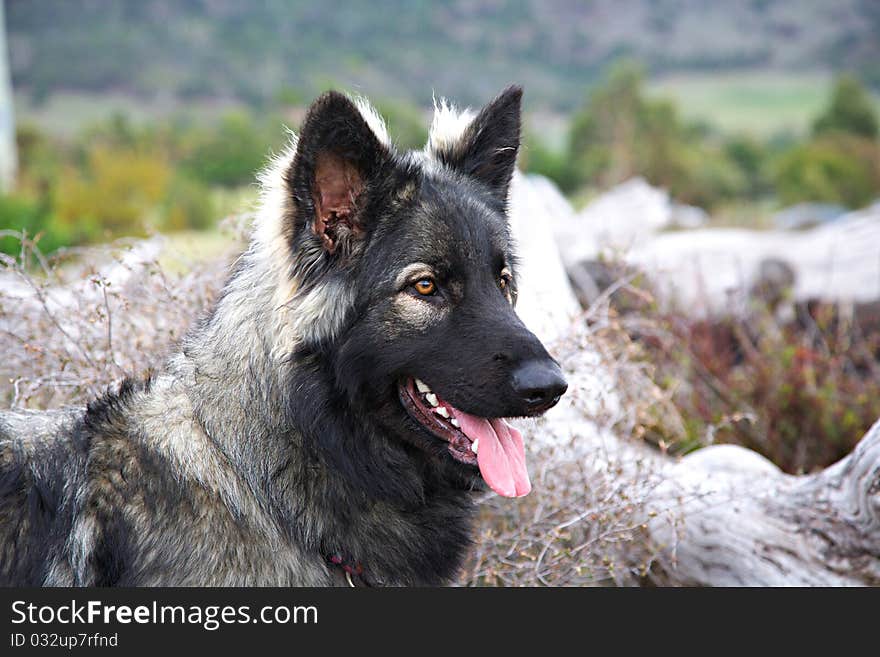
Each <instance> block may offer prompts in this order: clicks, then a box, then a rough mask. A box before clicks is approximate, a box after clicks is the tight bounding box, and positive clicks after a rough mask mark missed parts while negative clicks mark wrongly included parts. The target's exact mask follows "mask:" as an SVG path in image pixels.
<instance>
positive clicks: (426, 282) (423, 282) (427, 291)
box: [413, 278, 437, 297]
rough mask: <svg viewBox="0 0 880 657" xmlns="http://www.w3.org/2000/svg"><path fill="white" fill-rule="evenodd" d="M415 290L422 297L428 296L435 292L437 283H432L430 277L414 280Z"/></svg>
mask: <svg viewBox="0 0 880 657" xmlns="http://www.w3.org/2000/svg"><path fill="white" fill-rule="evenodd" d="M413 287H414V288H415V290H416V292H418V293H419V294H421V295H422V296H423V297H429V296H431V295H432V294H434V293H435V292H437V284H436V283H434V281H432V280H431V279H430V278H422V279H420V280H418V281H416V283H415V285H413Z"/></svg>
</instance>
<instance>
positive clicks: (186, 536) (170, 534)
mask: <svg viewBox="0 0 880 657" xmlns="http://www.w3.org/2000/svg"><path fill="white" fill-rule="evenodd" d="M521 97H522V90H521V89H520V88H519V87H510V88H508V89H506V90H505V91H503V92H502V93H501V94H500V95H499V96H498V97H497V98H495V99H494V100H493V101H491V102H490V103H489V104H487V105H486V106H485V107H483V108H482V109H481V110H480V111H478V112H472V111H470V110H465V111H459V110H457V109H455V108H454V107H452V106H451V105H449V104H448V103H447V102H446V101H445V100H443V101H439V102H437V101H435V112H434V118H433V122H432V125H431V128H430V134H429V137H428V141H427V144H426V146H425V147H424V148H423V149H422V150H418V151H404V150H402V149H399V148H397V147H396V146H395V145H394V144H393V143H392V141H391V140H390V139H389V137H388V132H387V129H386V127H385V124H384V123H383V121H382V119H381V118H380V117H379V115H378V114H377V113H376V111H375V110H374V109H373V108H372V107H371V106H370V105H369V104H368V103H367V101H366V100H364V99H362V98H359V97H350V96H348V95H345V94H342V93H339V92H334V91H330V92H326V93H325V94H323V95H321V96H320V97H319V98H317V100H315V102H314V103H313V104H312V105H311V106H310V108H309V109H308V111H307V113H306V115H305V118H304V120H303V123H302V125H301V129H300V131H299V134H298V136H296V135H291V137H290V141H289V144H288V145H287V147H286V148H285V150H284V151H283V152H282V153H280V154H279V155H277V156H276V157H274V159H273V160H272V161H271V162H270V164H269V165H268V166H267V168H266V170H265V171H264V173H262V174H261V178H260V181H261V183H262V190H261V196H260V200H259V202H258V204H257V206H256V209H255V212H254V221H253V229H252V234H251V238H250V242H249V245H248V247H247V248H246V250H245V251H244V253H243V254H242V255H241V256H240V257H239V258H238V259H237V260H236V262H235V263H234V264H233V265H232V266H231V267H230V272H229V275H228V279H227V281H226V283H225V285H224V287H223V288H222V291H221V292H220V293H219V294H218V295H217V298H216V300H215V302H214V303H213V305H212V308H211V309H210V310H209V311H207V312H206V313H205V314H204V316H203V317H201V318H200V320H199V321H198V322H196V324H195V325H194V326H192V327H191V328H190V329H189V331H188V332H187V333H186V336H185V337H184V338H183V339H182V341H181V342H180V344H179V345H178V346H177V347H175V348H174V351H173V352H172V353H171V354H170V355H169V356H168V357H167V359H165V360H164V364H163V365H162V366H161V367H159V368H157V369H156V370H155V371H154V372H152V373H151V374H150V375H149V376H148V377H146V378H144V377H140V378H138V377H132V378H129V379H127V380H125V381H124V382H122V383H121V384H117V385H115V386H112V387H111V388H110V389H108V391H107V392H106V393H104V395H103V396H102V397H100V398H98V399H95V400H93V401H91V402H90V403H88V405H87V406H86V407H80V408H67V409H61V410H53V411H9V412H6V413H4V414H2V415H0V583H2V584H4V585H7V586H39V585H47V586H334V585H340V586H346V585H365V586H379V585H389V586H438V585H443V584H449V583H452V582H453V581H454V580H455V577H456V576H457V575H458V574H459V573H460V570H461V568H462V565H463V563H464V560H465V558H466V555H467V553H468V550H469V547H470V543H471V540H472V538H471V534H472V525H473V520H474V517H475V515H476V513H475V512H476V509H477V501H478V499H479V498H480V497H484V496H485V495H486V494H489V493H488V491H487V490H486V487H488V488H489V489H491V490H493V491H494V492H495V493H497V494H498V495H501V496H504V497H520V496H523V495H526V494H527V493H528V492H529V490H530V488H531V483H530V480H529V474H528V470H527V467H526V457H525V448H524V441H523V437H522V435H521V434H520V432H519V431H517V429H515V428H513V427H512V426H510V425H509V424H508V423H507V422H506V421H505V419H504V418H508V419H509V418H519V417H529V416H537V415H540V414H542V413H544V412H545V411H546V410H548V409H549V408H550V407H552V406H553V405H554V404H555V403H556V402H557V401H558V400H559V398H560V396H561V395H562V394H563V393H564V392H565V390H566V387H567V384H566V381H565V379H564V377H563V374H562V371H561V368H560V366H559V363H557V362H556V361H555V360H554V359H553V358H551V356H550V355H549V354H548V352H547V350H546V349H545V347H544V346H543V345H542V344H541V342H540V341H539V340H538V338H537V337H536V336H535V335H534V334H533V333H531V332H530V331H529V330H528V329H527V328H526V326H525V325H524V324H523V322H522V321H521V320H520V319H519V318H518V316H517V314H516V312H515V309H514V306H515V303H516V298H517V261H516V257H515V253H514V244H513V240H512V236H511V230H510V227H509V222H508V216H507V210H508V208H507V202H508V191H509V187H510V183H511V179H512V175H513V172H514V168H515V166H516V158H517V152H518V150H519V145H520V125H521V108H520V106H521ZM512 503H513V502H512Z"/></svg>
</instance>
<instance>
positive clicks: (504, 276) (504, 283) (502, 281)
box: [498, 268, 513, 290]
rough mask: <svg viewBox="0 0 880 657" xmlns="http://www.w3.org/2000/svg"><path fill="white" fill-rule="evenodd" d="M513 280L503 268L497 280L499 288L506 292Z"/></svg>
mask: <svg viewBox="0 0 880 657" xmlns="http://www.w3.org/2000/svg"><path fill="white" fill-rule="evenodd" d="M512 280H513V276H512V275H511V273H510V271H509V270H508V269H507V268H505V269H502V270H501V277H500V278H499V279H498V285H500V286H501V289H502V290H506V289H507V287H508V286H509V285H510V282H511V281H512Z"/></svg>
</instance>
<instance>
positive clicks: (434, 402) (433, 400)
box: [425, 392, 437, 406]
mask: <svg viewBox="0 0 880 657" xmlns="http://www.w3.org/2000/svg"><path fill="white" fill-rule="evenodd" d="M425 399H427V400H428V403H429V404H430V405H431V406H436V405H437V395H435V394H434V393H433V392H429V393H428V394H427V395H425Z"/></svg>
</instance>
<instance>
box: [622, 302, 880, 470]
mask: <svg viewBox="0 0 880 657" xmlns="http://www.w3.org/2000/svg"><path fill="white" fill-rule="evenodd" d="M630 298H631V297H630ZM777 301H778V300H774V301H773V302H772V303H770V304H769V305H768V303H767V301H766V300H765V299H762V298H761V296H760V295H757V296H754V297H752V298H751V299H750V303H749V311H748V313H747V314H746V315H744V316H722V317H712V318H709V319H705V318H696V317H694V316H692V315H691V314H689V313H687V312H685V311H682V310H677V309H668V310H661V309H660V308H659V307H658V306H657V304H655V303H653V300H652V299H651V298H650V297H646V300H645V302H644V303H642V304H641V307H639V308H633V307H631V305H627V306H626V307H624V308H621V309H620V313H619V315H617V319H616V322H617V323H618V324H619V325H620V326H621V327H622V328H623V329H624V332H625V333H626V335H627V336H628V338H629V339H630V340H631V344H632V348H631V349H630V350H629V352H628V353H629V357H630V358H631V359H633V360H635V361H636V362H642V363H644V364H645V365H646V367H647V368H648V369H647V372H648V375H649V376H650V377H651V378H652V380H653V381H655V382H656V384H657V386H658V388H659V389H660V390H661V391H662V392H661V394H662V395H663V396H664V397H666V398H667V399H669V400H670V401H671V402H672V406H673V407H674V408H675V409H677V414H678V417H679V418H680V419H681V425H680V427H678V428H675V427H673V426H670V425H669V424H668V423H667V424H666V425H655V426H650V422H648V423H646V425H645V427H646V432H645V434H644V437H645V438H648V439H649V440H650V441H651V442H653V443H655V444H658V445H660V446H661V447H664V448H668V447H671V448H673V451H674V452H675V453H686V452H688V451H690V450H693V449H696V448H699V447H702V446H704V445H707V444H712V443H735V444H739V445H743V446H745V447H748V448H750V449H754V450H755V451H757V452H759V453H760V454H762V455H764V456H765V457H767V458H768V459H770V460H771V461H773V462H774V463H775V464H776V465H778V466H779V467H780V468H782V469H783V470H784V471H786V472H789V473H794V474H797V473H803V472H810V471H814V470H817V469H821V468H824V467H826V466H828V465H830V464H832V463H834V462H835V461H837V460H839V459H841V458H843V457H844V456H846V455H847V454H849V453H850V452H851V451H852V448H853V447H854V446H855V445H856V443H857V442H859V440H861V438H862V437H863V436H864V434H865V432H866V431H867V430H868V429H869V428H870V427H871V425H872V424H873V423H874V422H875V421H876V419H877V418H878V417H880V303H878V302H875V303H868V304H855V305H852V304H837V303H821V302H810V303H805V304H800V303H799V304H795V305H791V304H788V303H783V304H782V305H781V306H779V307H778V308H777V307H775V305H776V302H777ZM792 310H793V311H794V312H788V315H789V317H790V318H789V319H782V318H783V317H786V312H787V311H792ZM612 314H614V311H613V310H612Z"/></svg>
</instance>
